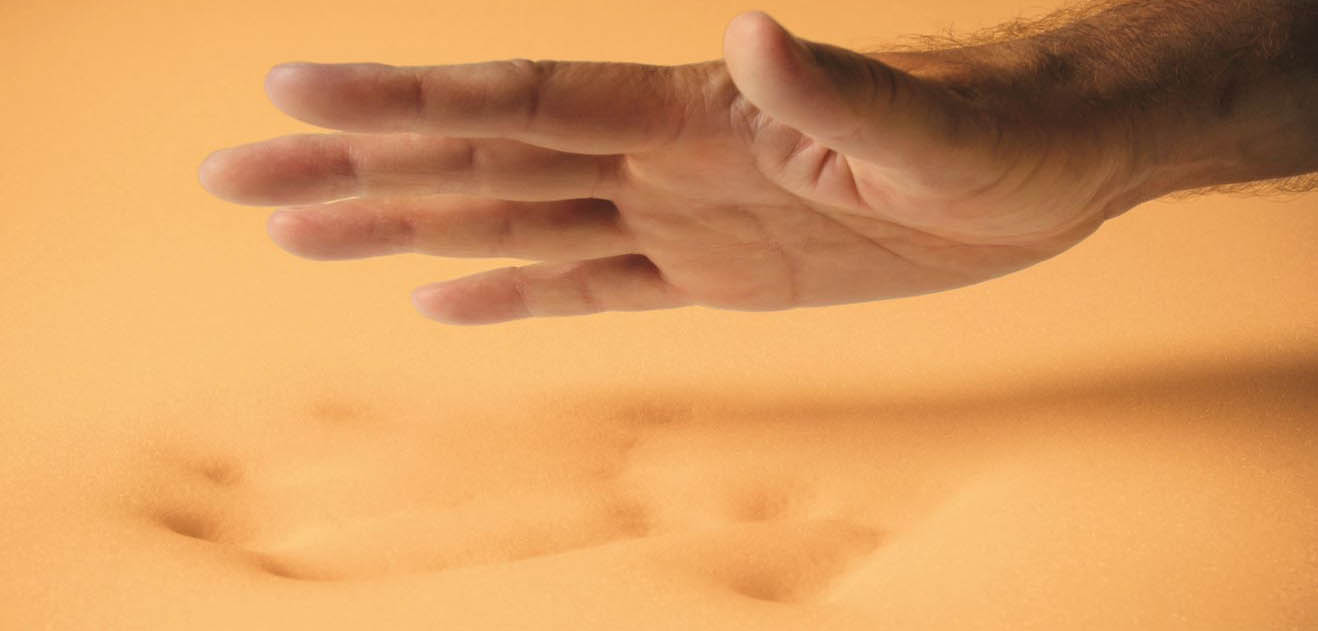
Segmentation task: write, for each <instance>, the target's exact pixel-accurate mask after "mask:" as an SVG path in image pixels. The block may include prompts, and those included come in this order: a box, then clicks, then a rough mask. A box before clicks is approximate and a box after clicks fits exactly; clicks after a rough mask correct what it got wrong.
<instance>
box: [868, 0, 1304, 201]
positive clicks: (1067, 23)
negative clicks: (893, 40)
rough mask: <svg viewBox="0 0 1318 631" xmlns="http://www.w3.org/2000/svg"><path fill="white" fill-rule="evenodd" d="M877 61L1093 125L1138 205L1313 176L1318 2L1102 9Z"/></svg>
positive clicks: (1022, 109)
mask: <svg viewBox="0 0 1318 631" xmlns="http://www.w3.org/2000/svg"><path fill="white" fill-rule="evenodd" d="M958 44H959V45H957V46H955V47H951V48H944V49H943V50H938V51H934V52H932V53H923V54H918V55H914V54H895V55H880V57H881V58H883V59H884V61H887V62H889V63H892V64H894V65H898V66H905V67H906V68H907V69H908V70H909V71H910V72H912V73H913V74H923V75H925V76H929V77H937V78H938V79H939V80H940V81H941V82H943V83H944V84H945V85H947V86H948V87H949V88H950V89H952V90H953V91H955V92H957V93H959V94H961V95H962V96H963V97H965V98H967V99H969V100H971V101H974V102H976V103H977V104H979V105H981V106H983V107H989V108H992V109H994V110H995V111H998V112H1008V113H1011V114H1009V115H1015V116H1017V117H1020V118H1021V119H1022V120H1033V121H1037V122H1043V123H1046V124H1049V125H1051V126H1064V127H1065V126H1069V127H1083V126H1101V127H1104V132H1103V133H1104V134H1105V135H1106V137H1107V138H1108V139H1109V140H1110V141H1111V142H1125V143H1127V144H1128V146H1129V148H1130V153H1131V156H1132V166H1131V180H1132V181H1131V182H1130V187H1131V193H1130V197H1131V198H1132V199H1131V201H1132V203H1138V202H1139V201H1143V200H1145V199H1150V198H1153V197H1157V196H1159V195H1163V194H1166V193H1169V192H1173V191H1177V190H1183V189H1190V188H1200V187H1206V186H1216V185H1223V184H1231V183H1237V182H1246V181H1254V180H1263V179H1273V178H1287V177H1292V176H1297V175H1301V174H1305V173H1310V172H1313V171H1318V0H1216V1H1215V0H1136V1H1133V2H1129V1H1128V2H1103V3H1101V4H1094V5H1089V6H1087V7H1083V8H1080V9H1072V10H1067V11H1063V12H1059V13H1057V14H1054V15H1053V16H1051V17H1050V18H1047V19H1044V20H1041V21H1038V22H1034V23H1030V24H1013V25H1008V26H1006V27H1002V28H999V29H996V30H995V31H993V32H992V33H989V34H985V35H981V36H978V37H975V38H973V39H972V40H971V41H969V42H959V43H958Z"/></svg>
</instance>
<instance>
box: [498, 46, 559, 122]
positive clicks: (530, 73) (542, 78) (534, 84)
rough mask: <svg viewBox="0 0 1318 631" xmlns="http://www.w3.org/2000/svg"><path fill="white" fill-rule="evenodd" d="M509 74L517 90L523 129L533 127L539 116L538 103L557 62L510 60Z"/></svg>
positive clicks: (523, 59) (508, 63)
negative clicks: (513, 79)
mask: <svg viewBox="0 0 1318 631" xmlns="http://www.w3.org/2000/svg"><path fill="white" fill-rule="evenodd" d="M507 65H508V68H509V71H510V73H511V74H512V75H513V76H514V77H515V81H516V85H518V86H519V89H518V91H517V92H518V102H519V103H520V106H521V118H522V121H523V124H524V125H525V129H527V130H530V129H532V128H533V127H534V126H535V122H536V119H537V118H538V117H539V115H540V102H541V100H542V99H543V97H544V93H545V85H546V84H547V83H548V82H549V77H550V76H551V75H552V74H553V72H554V69H555V67H556V66H557V62H555V61H552V60H547V59H541V60H533V59H526V58H517V59H510V60H508V62H507Z"/></svg>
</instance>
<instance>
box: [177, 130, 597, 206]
mask: <svg viewBox="0 0 1318 631" xmlns="http://www.w3.org/2000/svg"><path fill="white" fill-rule="evenodd" d="M618 160H619V156H615V155H581V154H574V153H565V152H562V151H555V150H553V149H546V148H543V147H537V146H534V145H528V144H525V143H522V142H518V141H515V140H508V139H503V138H485V139H470V138H449V137H444V136H430V135H423V134H387V135H371V134H302V135H294V136H284V137H281V138H275V139H272V140H266V141H263V142H258V143H253V144H249V145H242V146H239V147H234V148H231V149H225V150H222V151H219V152H216V153H215V154H212V155H211V156H210V157H208V158H207V159H206V161H205V163H203V165H202V170H201V178H202V182H203V184H204V185H205V186H206V188H207V189H208V190H210V191H211V192H212V193H214V194H216V195H218V196H220V197H222V198H225V199H228V200H230V201H233V202H236V203H240V204H250V205H257V206H278V205H289V204H315V203H321V202H327V201H332V200H336V199H343V198H347V197H385V196H388V197H396V196H409V195H430V194H434V193H457V194H464V195H472V196H479V197H495V198H499V199H506V200H514V201H551V200H559V199H580V198H590V197H598V196H606V195H608V194H609V193H610V191H611V188H612V185H613V183H614V174H615V172H616V171H615V169H616V167H617V164H618Z"/></svg>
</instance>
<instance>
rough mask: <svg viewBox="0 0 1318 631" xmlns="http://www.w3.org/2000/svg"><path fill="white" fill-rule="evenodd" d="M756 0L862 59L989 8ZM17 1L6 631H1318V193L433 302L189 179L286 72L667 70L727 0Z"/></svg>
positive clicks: (8, 20)
mask: <svg viewBox="0 0 1318 631" xmlns="http://www.w3.org/2000/svg"><path fill="white" fill-rule="evenodd" d="M918 4H919V6H914V5H892V6H885V5H881V4H880V5H875V4H873V3H849V2H835V3H829V4H827V6H825V5H820V4H819V3H804V2H790V3H787V2H783V3H769V4H765V5H758V7H756V8H763V9H767V10H769V11H771V12H772V13H774V15H776V16H777V17H779V18H780V19H781V20H782V21H783V22H784V23H785V24H787V25H788V26H789V27H792V28H794V29H795V30H796V31H798V32H800V33H801V34H803V35H806V36H808V37H812V38H815V39H820V40H827V41H832V42H835V43H839V44H842V45H848V46H853V47H871V46H875V45H877V44H878V43H880V42H882V41H884V40H887V39H889V38H890V37H891V36H893V35H896V34H900V33H906V32H930V31H937V30H940V29H945V28H947V27H949V26H953V27H956V28H958V29H967V28H974V27H977V26H983V25H987V24H991V23H994V22H997V21H1000V20H1003V19H1008V18H1011V17H1013V16H1016V15H1018V14H1021V13H1023V12H1030V11H1033V10H1035V9H1037V8H1038V7H1036V6H1034V5H1025V4H1019V3H1012V2H995V3H974V4H972V3H964V4H962V3H957V2H949V1H946V0H934V1H932V2H928V3H918ZM619 7H620V5H618V4H617V3H606V2H587V1H584V0H571V1H568V2H558V3H553V4H552V5H551V4H543V5H527V4H523V3H515V2H504V1H496V2H489V3H482V4H479V5H478V4H471V3H452V2H439V3H434V2H416V1H410V0H409V1H402V0H398V1H388V0H387V1H383V2H374V3H369V6H364V5H361V3H348V2H339V1H337V0H335V1H331V2H318V3H309V2H280V3H257V2H251V3H232V2H230V3H214V4H208V3H191V4H189V3H164V2H110V3H92V2H68V3H35V2H30V3H5V4H3V5H0V53H3V54H4V55H5V59H7V60H9V63H10V68H9V70H8V76H7V79H6V84H7V85H6V88H5V90H6V93H5V98H4V99H0V113H3V114H4V115H5V118H4V119H5V120H6V121H8V122H9V123H10V125H9V126H8V129H6V132H5V135H6V140H5V146H6V150H5V151H4V152H0V195H3V199H4V200H5V202H6V208H5V210H4V213H3V215H2V216H3V219H2V220H0V558H2V559H3V562H0V629H4V630H6V631H7V630H9V629H14V630H28V629H56V630H61V631H63V630H74V629H88V630H92V629H95V630H120V629H149V630H157V629H198V630H206V629H226V630H227V629H328V630H335V629H400V630H406V629H465V630H470V631H495V630H505V629H518V630H521V629H527V630H536V629H565V630H566V629H571V630H574V631H603V630H606V629H608V630H614V629H638V630H643V629H683V630H687V629H690V630H706V629H707V630H713V631H735V630H740V629H756V630H767V631H786V630H789V629H790V630H795V629H810V630H814V629H824V630H834V629H836V630H843V631H849V630H853V629H854V630H866V631H871V630H878V629H901V630H906V629H918V630H941V629H957V630H975V629H995V630H996V629H1050V630H1051V629H1096V630H1097V629H1103V630H1111V629H1159V630H1161V629H1196V630H1201V629H1223V630H1227V629H1230V630H1240V629H1250V630H1283V629H1286V630H1303V629H1315V628H1318V597H1316V596H1315V594H1318V412H1316V410H1318V294H1316V293H1315V292H1314V287H1315V286H1318V284H1316V283H1315V281H1318V263H1315V261H1318V197H1314V196H1307V197H1306V196H1299V197H1293V198H1290V199H1283V200H1272V199H1253V198H1242V197H1203V198H1193V199H1183V200H1174V201H1161V202H1156V203H1151V204H1148V205H1146V206H1143V207H1141V208H1139V209H1136V210H1134V211H1132V212H1130V213H1128V214H1127V215H1125V216H1123V217H1121V218H1119V219H1118V220H1116V221H1114V222H1112V223H1110V224H1109V225H1107V226H1105V227H1103V228H1102V229H1101V230H1100V231H1099V233H1098V234H1096V235H1095V236H1094V237H1093V238H1092V239H1090V240H1089V241H1086V242H1085V243H1084V244H1082V245H1081V246H1080V247H1078V248H1076V249H1075V250H1073V251H1071V252H1068V253H1066V254H1064V255H1062V256H1060V257H1058V258H1056V259H1054V260H1052V261H1049V262H1047V263H1045V264H1043V265H1040V266H1037V267H1035V268H1031V269H1029V270H1025V271H1023V272H1020V273H1017V274H1013V275H1011V276H1008V277H1006V278H1003V279H999V280H997V281H994V282H991V283H986V284H982V285H978V286H975V287H970V288H966V289H964V290H960V291H956V292H951V293H946V294H939V295H933V296H925V297H920V298H912V299H906V300H897V301H890V302H885V303H875V304H865V305H851V306H845V307H836V308H828V309H808V310H799V311H791V312H782V313H767V314H764V313H760V314H756V313H733V312H724V311H716V310H709V309H681V310H675V311H665V312H656V313H644V314H604V315H600V316H591V317H586V318H564V319H555V320H542V321H527V322H514V323H508V324H504V325H496V326H492V327H485V328H457V327H446V326H442V325H437V324H435V323H433V322H429V321H426V320H424V319H422V318H421V317H420V316H418V315H417V314H416V313H415V312H414V311H413V310H412V308H411V306H410V303H409V300H408V290H409V289H411V288H412V287H415V286H417V285H420V284H424V283H427V282H431V281H433V280H438V279H442V278H449V277H453V276H456V275H459V274H465V273H469V272H473V271H476V270H480V269H486V268H488V267H493V266H496V265H503V264H506V263H507V261H477V260H465V261H464V260H440V259H428V258H425V257H419V256H400V257H391V258H384V259H372V260H365V261H352V262H339V263H316V262H310V261H303V260H299V259H296V258H294V257H292V256H289V255H287V254H285V253H283V252H281V251H279V250H278V249H277V248H276V247H275V246H274V245H273V244H272V243H271V242H270V241H269V240H268V239H267V238H266V237H265V235H264V233H263V224H264V221H265V217H266V214H267V211H264V210H259V209H250V208H238V207H233V206H229V205H226V204H224V203H222V202H218V201H216V200H214V199H211V198H209V197H208V196H206V195H205V193H204V192H203V191H202V190H201V189H200V187H199V186H198V184H197V182H196V178H195V170H196V165H197V164H198V162H199V161H200V160H201V158H202V157H204V156H205V155H206V153H207V152H209V151H210V150H212V149H214V148H218V147H222V146H227V145H232V144H237V143H239V142H245V141H249V140H256V139H260V138H264V137H268V136H274V135H279V134H285V133H294V132H300V131H307V130H308V128H306V127H304V126H300V125H297V124H295V123H293V122H291V121H288V120H286V119H284V118H283V117H281V116H280V115H279V114H278V113H277V112H275V110H274V109H273V107H272V106H270V105H268V104H267V103H266V102H265V101H264V97H263V94H262V91H261V77H262V76H263V73H264V71H265V69H266V68H267V67H268V66H269V65H272V64H273V63H277V62H280V61H287V60H294V59H314V60H318V61H365V60H373V61H384V62H390V63H400V64H422V63H456V62H464V61H475V60H482V59H495V58H507V57H553V58H564V59H615V60H626V61H645V62H652V63H684V62H689V61H697V60H701V59H707V58H712V57H715V56H717V55H718V54H719V46H720V42H721V37H720V36H721V31H722V27H723V25H724V24H726V22H727V20H729V19H730V18H731V17H732V16H733V15H734V14H735V13H736V12H737V11H739V10H743V9H749V8H753V7H750V6H744V5H737V4H733V3H728V2H713V3H710V2H696V1H695V0H679V1H678V2H675V3H674V2H663V3H660V2H640V3H632V4H629V5H628V6H627V8H626V9H620V8H619Z"/></svg>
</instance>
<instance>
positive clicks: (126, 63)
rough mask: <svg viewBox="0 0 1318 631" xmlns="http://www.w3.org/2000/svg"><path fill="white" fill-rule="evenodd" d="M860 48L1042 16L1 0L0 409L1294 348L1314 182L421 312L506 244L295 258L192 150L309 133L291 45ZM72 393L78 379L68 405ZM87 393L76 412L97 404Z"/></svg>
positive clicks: (978, 373) (883, 382)
mask: <svg viewBox="0 0 1318 631" xmlns="http://www.w3.org/2000/svg"><path fill="white" fill-rule="evenodd" d="M749 8H763V9H766V10H768V11H769V12H771V13H772V14H773V15H775V16H776V17H778V18H779V19H780V20H781V21H782V22H783V23H784V24H786V25H787V26H788V27H789V28H791V29H793V30H794V32H796V33H798V34H800V35H801V36H804V37H808V38H811V39H816V40H821V41H828V42H832V43H837V44H841V45H845V46H851V47H854V48H858V49H866V48H870V47H877V46H880V45H881V44H882V43H883V42H885V41H891V40H892V39H893V38H894V37H896V36H899V35H901V34H904V33H922V32H924V33H927V32H936V31H940V30H945V29H948V28H953V29H957V30H963V29H971V28H976V27H980V26H986V25H989V24H993V23H996V22H999V21H1002V20H1005V19H1010V18H1013V17H1016V16H1019V15H1022V14H1033V13H1037V12H1038V11H1039V10H1040V9H1041V7H1040V6H1038V5H1026V4H1021V3H1013V2H997V3H993V4H985V3H979V2H950V1H946V0H933V1H931V2H922V3H873V2H851V1H846V2H844V1H834V2H829V3H815V2H809V3H807V2H769V3H767V4H761V5H745V4H740V3H735V2H722V1H717V2H708V1H705V0H701V1H699V2H697V1H695V0H677V1H675V2H674V1H669V0H665V1H664V2H633V3H615V2H586V1H581V0H559V1H556V2H552V3H551V2H511V1H506V0H497V1H489V2H479V3H475V2H471V3H459V2H404V1H398V0H386V1H377V2H370V3H360V2H340V1H330V2H325V1H317V2H288V1H285V2H275V3H270V2H226V3H204V2H196V3H191V2H190V3H174V2H88V1H84V2H62V3H44V2H40V3H39V2H20V3H5V4H4V5H3V6H0V53H2V54H3V55H4V59H6V60H7V64H6V65H7V70H6V72H5V75H6V80H5V83H6V85H5V88H4V93H5V97H4V98H3V99H0V113H2V114H3V120H5V121H7V122H8V123H9V124H8V125H7V128H6V129H5V131H4V138H5V141H4V146H5V150H4V151H3V152H0V194H2V195H3V199H4V201H5V209H4V211H3V221H2V222H0V226H3V229H2V230H0V274H2V275H3V276H2V278H3V280H2V281H0V305H3V307H0V323H2V324H3V326H0V361H3V362H4V363H3V366H4V379H3V380H0V400H3V401H6V402H7V403H5V404H4V407H5V408H7V409H8V411H9V412H11V413H14V412H17V413H20V414H23V413H28V412H30V411H35V410H33V409H32V408H42V407H47V406H52V405H72V406H81V405H87V404H92V405H102V404H104V402H107V401H124V400H139V399H141V400H150V399H151V398H153V397H158V396H160V395H161V393H178V392H182V391H188V390H190V389H193V388H197V387H198V385H197V384H208V385H206V386H203V389H206V388H210V387H211V386H210V385H209V384H215V383H216V381H217V380H218V381H219V382H220V383H221V384H222V385H223V386H235V387H244V386H253V387H258V388H261V387H263V384H270V383H273V384H277V387H278V389H280V390H286V389H307V388H317V387H331V388H332V387H335V386H334V384H346V383H351V384H355V385H358V386H360V385H362V384H367V383H369V384H372V386H371V387H379V388H396V389H399V390H401V391H405V392H409V393H416V394H420V393H434V394H435V395H436V396H440V397H448V396H459V395H462V396H465V395H481V394H483V393H500V394H507V393H510V392H523V391H531V390H545V391H548V392H553V391H556V390H558V389H561V388H578V387H588V388H592V389H593V388H607V387H611V386H612V385H628V386H634V387H652V386H661V387H668V386H673V387H683V386H684V385H688V384H702V385H716V386H728V387H733V386H737V387H744V388H751V389H761V388H763V389H769V390H773V389H776V388H779V387H782V386H787V387H789V388H793V389H800V390H805V391H814V392H818V391H821V390H824V389H828V388H829V387H830V386H837V385H842V384H851V385H854V386H857V387H860V388H877V389H881V390H885V391H886V390H887V389H893V390H896V391H905V390H907V389H909V388H924V387H927V386H931V385H935V386H943V385H949V384H970V383H979V382H985V383H1000V382H1001V380H1003V379H1008V380H1019V381H1030V380H1033V379H1036V378H1038V377H1041V376H1044V375H1047V374H1053V373H1067V374H1080V375H1088V374H1091V373H1096V372H1103V373H1105V374H1106V373H1107V372H1109V371H1114V372H1121V371H1123V370H1125V367H1127V366H1132V365H1142V364H1145V363H1148V362H1156V363H1157V364H1158V365H1159V366H1162V365H1167V366H1186V367H1198V366H1202V365H1204V364H1205V363H1228V364H1229V363H1231V362H1235V361H1237V360H1240V359H1243V358H1273V357H1279V356H1296V355H1298V356H1301V357H1313V354H1314V352H1315V351H1316V350H1318V292H1315V291H1314V287H1315V280H1316V279H1318V273H1316V271H1318V267H1316V266H1315V261H1316V260H1318V257H1315V254H1316V253H1318V238H1315V236H1318V196H1313V195H1309V196H1295V197H1292V198H1290V199H1280V200H1279V199H1258V198H1245V197H1229V196H1212V197H1201V198H1194V199H1189V200H1181V201H1174V202H1156V203H1151V204H1147V205H1145V206H1143V207H1140V208H1137V209H1135V210H1134V211H1132V212H1130V213H1128V214H1127V215H1125V216H1123V217H1121V218H1119V219H1117V220H1115V221H1113V222H1111V223H1110V224H1108V225H1106V226H1104V227H1103V228H1102V229H1101V230H1100V231H1099V232H1098V234H1097V235H1096V236H1094V237H1093V238H1091V239H1090V240H1088V241H1087V242H1085V243H1083V244H1081V245H1080V246H1079V247H1077V248H1075V249H1074V250H1072V251H1070V252H1067V253H1065V254H1063V255H1062V256H1060V257H1058V258H1056V259H1054V260H1051V261H1048V262H1045V263H1043V264H1042V265H1039V266H1037V267H1034V268H1031V269H1027V270H1025V271H1022V272H1019V273H1016V274H1013V275H1011V276H1009V277H1006V278H1003V279H999V280H996V281H992V282H989V283H985V284H981V285H978V286H974V287H970V288H966V289H961V290H957V291H953V292H950V293H945V294H940V295H931V296H923V297H915V298H909V299H902V300H894V301H889V302H880V303H869V304H859V305H850V306H842V307H832V308H821V309H807V310H796V311H788V312H777V313H738V312H727V311H719V310H712V309H704V308H687V309H680V310H675V311H664V312H652V313H641V314H627V313H623V314H603V315H598V316H590V317H582V318H565V319H546V320H536V321H524V322H514V323H507V324H500V325H495V326H490V327H486V328H462V327H451V326H445V325H440V324H436V323H433V322H430V321H427V320H424V319H423V318H421V317H420V316H419V315H418V314H417V313H416V312H415V311H414V310H413V308H412V307H411V305H410V303H409V301H408V291H409V290H410V289H411V288H413V287H415V286H418V285H421V284H424V283H427V282H431V281H434V280H438V279H444V278H449V277H454V276H457V275H461V274H466V273H470V272H474V271H477V270H481V269H486V268H489V267H493V266H496V265H502V264H505V263H506V262H505V261H482V260H456V259H434V258H425V257H421V256H416V255H406V256H396V257H390V258H383V259H374V260H362V261H349V262H333V263H324V262H311V261H304V260H300V259H297V258H295V257H293V256H291V255H288V254H285V253H284V252H282V251H280V250H279V249H278V248H277V247H276V246H275V245H274V244H273V243H272V242H271V241H269V239H268V238H267V237H266V236H265V234H264V221H265V218H266V215H267V214H268V211H266V210H263V209H252V208H243V207H237V206H232V205H229V204H226V203H223V202H220V201H218V200H216V199H213V198H211V197H209V196H208V195H206V194H205V193H204V192H203V191H202V189H201V188H200V186H199V185H198V183H197V179H196V168H197V165H198V163H199V162H200V160H201V159H202V158H203V157H204V156H205V155H206V154H207V153H208V152H209V151H211V150H213V149H216V148H219V147H223V146H229V145H233V144H238V143H241V142H248V141H254V140H258V139H262V138H266V137H271V136H276V135H282V134H286V133H294V132H300V131H305V130H307V129H309V128H308V127H306V126H303V125H301V124H298V123H295V122H293V121H291V120H290V119H288V118H286V117H284V116H282V115H281V114H279V113H278V112H277V111H276V110H275V109H274V108H273V106H271V105H270V104H269V103H268V102H267V101H266V100H265V97H264V94H263V92H262V87H261V86H262V77H263V74H264V72H265V70H266V69H267V68H268V67H269V66H270V65H273V64H275V63H278V62H281V61H288V60H315V61H326V62H332V61H367V60H369V61H381V62H386V63H398V64H428V63H435V64H442V63H459V62H468V61H477V60H483V59H497V58H508V57H531V58H559V59H590V60H620V61H641V62H652V63H684V62H690V61H697V60H702V59H708V58H714V57H718V56H719V55H720V45H721V32H722V29H723V26H724V25H725V24H726V23H727V21H728V20H729V19H730V18H731V17H732V16H733V15H735V14H736V13H737V12H739V11H741V10H746V9H749ZM70 388H73V389H75V391H76V392H77V393H78V396H76V397H73V398H70V397H68V396H67V394H66V393H67V392H69V389H70ZM93 402H95V403H93Z"/></svg>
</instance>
